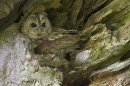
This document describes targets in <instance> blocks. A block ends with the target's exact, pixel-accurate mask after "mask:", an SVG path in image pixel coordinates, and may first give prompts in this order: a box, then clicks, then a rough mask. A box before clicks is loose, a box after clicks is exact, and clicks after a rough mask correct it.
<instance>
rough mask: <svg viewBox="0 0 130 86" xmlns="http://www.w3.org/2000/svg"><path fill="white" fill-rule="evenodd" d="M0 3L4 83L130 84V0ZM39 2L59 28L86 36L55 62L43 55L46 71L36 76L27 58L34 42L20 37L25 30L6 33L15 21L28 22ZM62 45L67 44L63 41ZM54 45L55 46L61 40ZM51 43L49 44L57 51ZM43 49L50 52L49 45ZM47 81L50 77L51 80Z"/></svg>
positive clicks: (89, 85)
mask: <svg viewBox="0 0 130 86" xmlns="http://www.w3.org/2000/svg"><path fill="white" fill-rule="evenodd" d="M0 2H1V3H0V4H3V3H4V4H3V5H0V6H1V7H0V23H1V24H0V30H1V33H0V37H1V39H0V58H1V61H0V62H1V64H0V70H1V72H0V73H1V76H0V77H1V84H4V85H5V86H8V85H9V84H11V86H15V85H16V86H18V84H19V85H20V86H22V85H24V86H28V85H32V84H33V85H32V86H40V85H41V86H42V85H45V86H46V85H50V84H51V86H54V85H55V83H56V84H57V85H60V83H61V82H62V78H63V82H62V85H63V86H129V85H130V79H129V78H130V74H129V71H130V68H129V64H130V59H129V57H130V54H129V53H130V35H129V34H130V18H129V16H130V10H129V9H130V1H129V0H20V1H19V0H12V2H10V0H7V1H4V0H1V1H0ZM39 4H42V5H43V7H42V6H40V7H39V9H42V10H43V11H44V12H46V13H47V15H48V18H49V20H50V22H51V24H52V26H53V27H58V28H65V29H66V30H79V31H80V32H81V33H82V34H84V35H83V36H80V40H79V42H78V43H74V45H76V46H73V47H69V48H67V49H63V50H64V51H66V52H62V53H61V54H60V55H57V56H56V57H55V58H54V59H53V60H52V59H48V58H47V56H45V54H44V53H43V57H45V58H42V59H39V60H40V61H41V63H40V64H42V65H43V67H40V66H39V67H40V70H39V71H38V72H31V71H32V70H33V69H34V70H35V69H36V68H35V66H31V62H28V61H26V60H25V57H26V55H27V54H28V52H26V50H28V49H29V48H28V43H30V42H31V41H29V38H27V37H25V36H24V35H21V34H20V33H19V31H20V30H19V29H20V28H21V27H20V26H17V27H16V26H15V28H14V27H13V29H17V30H12V27H9V28H10V29H8V30H6V27H7V26H9V25H10V24H12V23H21V22H23V21H24V19H26V17H28V16H29V15H30V14H31V13H33V12H34V11H35V10H36V9H35V8H36V7H38V6H39ZM9 7H10V9H9ZM34 9H35V10H34ZM39 9H38V10H39ZM14 16H15V17H14ZM18 28H19V29H18ZM4 29H5V31H4V33H3V30H4ZM16 33H19V35H16ZM12 40H13V41H12ZM57 40H58V39H57ZM63 40H64V39H63ZM56 42H57V41H56ZM58 42H59V43H62V41H61V42H60V40H59V41H58ZM51 44H55V41H54V43H51ZM51 44H50V45H49V46H47V44H46V45H44V46H47V47H51V46H52V45H51ZM63 44H64V43H63ZM39 46H41V45H39ZM60 46H61V47H63V46H65V45H60ZM77 46H78V47H77ZM39 48H40V47H38V49H39ZM56 48H57V47H55V49H56ZM58 49H59V51H62V50H60V48H58ZM39 50H40V49H39ZM41 50H42V51H46V50H45V49H44V47H43V46H41ZM50 51H51V49H50ZM53 51H55V50H53ZM53 51H52V52H53ZM56 52H57V51H56ZM45 66H47V67H45ZM24 68H25V69H24ZM53 68H54V69H53ZM55 69H57V70H55ZM27 70H29V71H27ZM14 71H16V73H15V75H14ZM50 71H51V72H50ZM23 72H24V73H23ZM41 72H42V73H41ZM61 72H62V73H63V76H62V74H61ZM53 74H54V75H53ZM21 76H22V77H21ZM24 76H25V77H24ZM41 76H43V77H41ZM5 77H6V78H5ZM49 77H53V79H51V78H49ZM43 78H48V80H47V81H48V82H47V81H44V79H43ZM55 80H56V82H55ZM49 81H50V82H49ZM39 82H41V83H39ZM44 82H46V83H44ZM54 82H55V83H54ZM27 83H28V84H27ZM4 85H3V86H4Z"/></svg>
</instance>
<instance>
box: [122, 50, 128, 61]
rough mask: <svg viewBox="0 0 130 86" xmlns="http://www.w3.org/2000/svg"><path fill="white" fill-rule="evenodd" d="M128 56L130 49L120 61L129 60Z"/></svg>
mask: <svg viewBox="0 0 130 86" xmlns="http://www.w3.org/2000/svg"><path fill="white" fill-rule="evenodd" d="M128 58H130V50H129V51H127V52H126V53H125V54H124V55H123V56H122V57H121V58H120V61H125V60H127V59H128Z"/></svg>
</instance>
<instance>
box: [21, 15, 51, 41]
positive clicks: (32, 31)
mask: <svg viewBox="0 0 130 86" xmlns="http://www.w3.org/2000/svg"><path fill="white" fill-rule="evenodd" d="M51 30H52V28H51V24H50V21H49V20H48V18H47V16H46V14H32V15H30V16H28V18H26V19H25V21H24V22H23V23H22V30H21V31H22V33H24V34H26V35H28V36H29V37H30V38H32V39H39V38H43V37H44V38H46V37H47V36H48V35H49V34H50V33H51Z"/></svg>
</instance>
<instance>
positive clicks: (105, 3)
mask: <svg viewBox="0 0 130 86" xmlns="http://www.w3.org/2000/svg"><path fill="white" fill-rule="evenodd" d="M108 2H109V3H110V1H108V0H107V1H105V2H104V3H103V4H102V5H101V6H99V7H96V9H94V10H93V11H92V12H91V13H89V14H88V15H87V16H86V18H85V19H84V22H83V23H84V24H85V23H86V22H87V20H88V18H89V17H90V16H91V15H92V14H94V13H96V12H98V11H99V10H101V9H102V8H104V7H105V6H106V5H107V3H108ZM90 7H91V6H90Z"/></svg>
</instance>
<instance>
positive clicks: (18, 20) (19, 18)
mask: <svg viewBox="0 0 130 86" xmlns="http://www.w3.org/2000/svg"><path fill="white" fill-rule="evenodd" d="M22 16H24V14H23V12H22V13H21V14H20V15H19V17H18V18H17V19H16V20H15V23H18V22H20V20H21V18H22Z"/></svg>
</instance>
